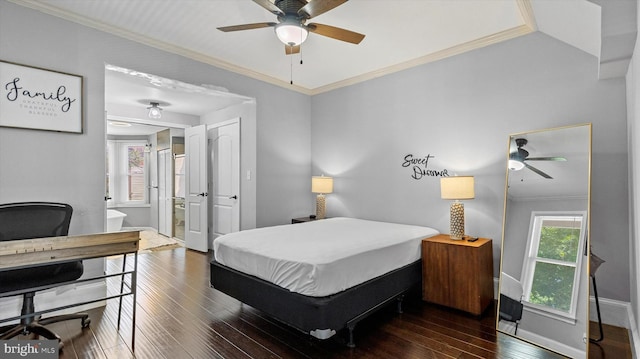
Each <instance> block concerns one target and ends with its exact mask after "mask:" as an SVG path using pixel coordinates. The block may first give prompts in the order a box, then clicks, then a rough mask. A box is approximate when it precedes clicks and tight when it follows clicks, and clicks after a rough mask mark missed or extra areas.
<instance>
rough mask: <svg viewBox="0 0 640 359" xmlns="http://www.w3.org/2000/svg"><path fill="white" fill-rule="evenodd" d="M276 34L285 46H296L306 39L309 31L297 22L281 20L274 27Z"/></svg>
mask: <svg viewBox="0 0 640 359" xmlns="http://www.w3.org/2000/svg"><path fill="white" fill-rule="evenodd" d="M275 32H276V36H278V39H279V40H280V41H282V42H283V43H284V44H285V45H287V46H298V45H300V44H302V43H303V42H305V40H307V36H308V35H309V31H307V29H305V28H304V27H302V26H300V24H297V23H291V22H283V23H280V24H279V25H277V26H276V27H275Z"/></svg>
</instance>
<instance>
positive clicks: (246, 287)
mask: <svg viewBox="0 0 640 359" xmlns="http://www.w3.org/2000/svg"><path fill="white" fill-rule="evenodd" d="M436 234H438V231H436V230H435V229H433V228H429V227H423V226H413V225H405V224H396V223H387V222H378V221H369V220H362V219H355V218H344V217H340V218H330V219H325V220H319V221H311V222H306V223H300V224H293V225H282V226H274V227H266V228H258V229H252V230H246V231H241V232H236V233H230V234H227V235H224V236H221V237H218V238H216V239H215V240H214V243H213V247H214V259H213V260H212V261H211V265H210V267H211V273H210V274H211V285H212V287H214V288H215V289H217V290H220V291H222V292H224V293H226V294H228V295H230V296H232V297H234V298H236V299H238V300H240V301H241V302H243V303H245V304H248V305H250V306H252V307H254V308H256V309H259V310H261V311H263V312H264V313H266V314H268V315H269V316H271V317H274V318H276V319H278V320H280V321H281V322H284V323H286V324H288V325H290V326H292V327H294V328H296V329H298V330H301V331H303V332H305V333H307V334H310V335H312V336H314V337H316V338H318V339H328V338H330V337H332V336H333V335H334V334H335V333H336V332H337V331H339V330H342V329H347V330H348V333H349V340H348V345H349V346H354V340H353V330H354V328H355V326H356V324H357V323H358V322H359V321H360V320H361V319H363V318H364V317H366V316H367V315H369V314H370V313H372V312H373V311H375V310H377V309H378V308H380V307H382V306H384V305H386V304H389V303H391V302H393V301H398V309H399V310H400V303H401V300H402V298H403V296H404V294H405V293H406V292H407V291H409V290H410V289H412V288H414V287H415V286H419V285H420V284H421V277H422V266H421V259H420V246H421V241H422V239H423V238H427V237H431V236H434V235H436Z"/></svg>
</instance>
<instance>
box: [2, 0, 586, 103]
mask: <svg viewBox="0 0 640 359" xmlns="http://www.w3.org/2000/svg"><path fill="white" fill-rule="evenodd" d="M11 1H13V2H15V3H18V4H20V5H25V6H29V7H32V8H35V9H37V10H41V11H44V12H47V13H49V14H53V15H56V16H60V17H63V18H66V19H69V20H72V21H75V22H78V23H81V24H84V25H88V26H91V27H94V28H98V29H100V30H103V31H107V32H111V33H114V34H117V35H119V36H123V37H126V38H129V39H132V40H135V41H139V42H143V43H146V44H149V45H151V46H155V47H158V48H161V49H163V50H167V51H170V52H174V53H178V54H182V55H185V56H188V57H192V58H196V59H199V60H200V61H204V62H208V63H211V64H214V65H216V66H219V67H222V68H226V69H229V70H232V71H236V72H240V73H243V74H245V75H248V76H251V77H255V78H259V79H262V80H265V81H268V82H272V83H277V84H279V85H282V86H287V87H292V88H294V89H295V90H298V91H301V92H305V93H309V94H312V93H317V92H321V91H326V90H328V89H332V88H335V87H339V86H344V85H347V84H351V83H354V82H358V81H362V80H365V79H369V78H373V77H376V76H380V75H382V74H386V73H389V72H393V71H397V70H400V69H404V68H407V67H411V66H415V65H417V64H420V63H425V62H429V61H434V60H437V59H439V58H442V57H446V56H450V55H453V54H456V53H460V52H463V51H468V50H471V49H474V48H477V47H481V46H486V45H487V44H491V43H495V42H498V41H502V40H505V39H510V38H513V37H516V36H520V35H522V34H526V33H529V32H531V31H533V30H532V27H531V20H532V14H531V9H530V6H529V5H530V4H529V1H528V0H456V1H452V0H392V1H391V0H351V1H348V2H346V3H344V4H342V5H340V6H338V7H336V8H335V9H333V10H331V11H328V12H326V13H324V14H321V15H319V16H317V17H314V18H313V19H312V20H311V21H312V22H316V23H321V24H327V25H332V26H337V27H342V28H346V29H349V30H352V31H356V32H359V33H363V34H365V35H366V37H365V38H364V40H363V41H362V42H361V43H360V44H359V45H354V44H350V43H346V42H342V41H339V40H334V39H331V38H327V37H323V36H320V35H317V34H314V33H312V34H310V36H309V38H308V40H307V41H306V42H305V43H304V44H303V45H302V50H301V55H293V56H287V55H285V52H284V45H283V44H282V43H281V42H279V40H278V39H277V37H276V35H275V33H274V31H273V29H271V28H262V29H254V30H247V31H238V32H228V33H225V32H221V31H219V30H217V29H216V28H217V27H220V26H228V25H237V24H245V23H256V22H270V21H276V16H275V15H273V14H271V13H270V12H268V11H267V10H265V9H264V8H262V7H261V6H259V5H257V4H256V3H254V2H253V1H251V0H180V1H169V0H132V1H122V0H101V1H86V0H11ZM303 1H304V0H303ZM581 1H582V0H581ZM301 57H302V59H303V60H304V64H302V65H300V63H299V62H300V58H301ZM291 79H293V82H294V84H293V86H292V85H291V84H290V80H291Z"/></svg>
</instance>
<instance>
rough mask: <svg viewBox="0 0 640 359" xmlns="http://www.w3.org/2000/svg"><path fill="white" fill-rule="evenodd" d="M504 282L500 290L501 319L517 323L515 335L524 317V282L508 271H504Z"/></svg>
mask: <svg viewBox="0 0 640 359" xmlns="http://www.w3.org/2000/svg"><path fill="white" fill-rule="evenodd" d="M501 279H502V284H501V288H500V291H501V292H502V293H500V308H499V310H498V312H499V320H505V321H507V322H512V323H514V324H515V331H514V332H513V335H518V325H519V324H520V320H521V319H522V311H523V310H524V304H522V293H523V289H522V284H521V283H520V281H518V280H516V279H515V278H513V277H512V276H510V275H508V274H507V273H504V272H502V278H501Z"/></svg>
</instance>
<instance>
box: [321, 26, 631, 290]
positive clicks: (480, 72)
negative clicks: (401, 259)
mask: <svg viewBox="0 0 640 359" xmlns="http://www.w3.org/2000/svg"><path fill="white" fill-rule="evenodd" d="M597 74H598V68H597V59H596V58H595V57H593V56H591V55H588V54H586V53H584V52H582V51H580V50H577V49H575V48H573V47H570V46H568V45H566V44H564V43H562V42H559V41H557V40H555V39H553V38H551V37H549V36H546V35H544V34H542V33H533V34H530V35H526V36H523V37H519V38H516V39H513V40H510V41H507V42H503V43H499V44H496V45H492V46H488V47H485V48H482V49H478V50H475V51H472V52H468V53H465V54H462V55H458V56H455V57H451V58H448V59H444V60H441V61H438V62H435V63H431V64H426V65H423V66H420V67H416V68H412V69H409V70H405V71H403V72H399V73H396V74H392V75H388V76H385V77H381V78H378V79H374V80H371V81H367V82H365V83H361V84H357V85H353V86H350V87H346V88H342V89H338V90H335V91H332V92H328V93H324V94H320V95H316V96H314V97H313V98H312V104H311V118H312V123H311V134H312V137H311V155H312V171H313V173H314V174H319V173H325V174H327V175H332V176H334V177H335V179H334V193H333V194H331V195H329V196H327V212H328V216H338V215H347V216H355V217H362V218H369V219H383V220H390V221H394V222H402V223H412V224H421V225H428V226H432V227H434V228H436V229H438V230H440V231H441V232H445V233H447V232H448V231H449V229H448V226H449V201H445V200H442V199H440V192H439V188H440V185H439V179H438V178H437V177H425V178H422V179H420V180H414V179H412V178H411V177H410V174H409V171H408V169H407V168H403V167H402V166H401V163H402V158H403V157H404V156H405V155H406V154H409V153H411V154H414V155H416V156H427V155H428V154H431V155H434V156H435V158H432V159H431V160H430V162H429V167H430V168H431V169H447V170H448V171H449V173H450V174H459V175H473V176H475V179H476V197H475V199H474V200H470V201H465V214H466V228H467V233H469V234H472V235H477V236H483V237H489V238H493V239H494V258H495V261H494V268H495V274H496V276H497V273H498V266H499V256H500V241H501V236H502V234H501V231H502V216H503V204H504V185H505V163H504V160H505V156H506V152H507V141H508V135H509V134H511V133H517V132H524V131H531V130H537V129H544V128H552V127H557V126H562V125H570V124H580V123H586V122H592V123H593V183H592V199H593V201H592V236H591V238H592V240H593V248H594V251H596V253H598V255H600V256H601V257H602V258H604V259H605V260H608V261H607V263H606V264H605V265H603V266H602V267H601V269H600V270H599V272H598V283H602V284H601V285H600V286H599V294H600V295H601V296H602V297H605V298H611V299H617V300H622V301H629V295H630V294H629V286H628V283H629V282H628V280H629V259H628V254H627V251H628V242H629V233H628V228H629V225H628V217H627V214H628V208H627V197H628V190H627V145H626V143H627V137H626V108H625V81H624V79H623V78H618V79H611V80H598V79H597ZM612 183H617V184H616V185H612Z"/></svg>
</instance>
